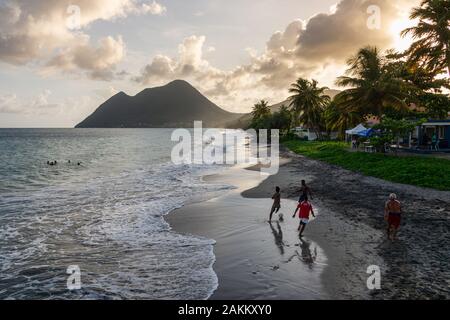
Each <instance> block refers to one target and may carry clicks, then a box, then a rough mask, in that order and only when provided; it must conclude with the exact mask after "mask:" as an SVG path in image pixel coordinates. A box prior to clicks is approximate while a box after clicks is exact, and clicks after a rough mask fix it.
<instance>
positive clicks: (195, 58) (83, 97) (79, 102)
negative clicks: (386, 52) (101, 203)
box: [0, 0, 418, 127]
mask: <svg viewBox="0 0 450 320" xmlns="http://www.w3.org/2000/svg"><path fill="white" fill-rule="evenodd" d="M417 3H418V0H341V1H339V0H315V1H310V0H258V1H256V0H156V1H153V0H142V1H140V0H40V1H35V0H0V66H1V68H0V127H72V126H74V125H75V124H76V123H78V122H79V121H81V120H83V119H84V118H85V117H86V116H87V115H89V114H90V113H91V112H92V111H94V110H95V109H96V108H97V107H98V106H99V104H100V103H102V102H103V101H105V100H106V99H107V98H109V97H110V96H112V95H113V94H115V93H117V92H118V91H124V92H126V93H127V94H129V95H134V94H136V93H138V92H139V91H141V90H142V89H144V88H146V87H153V86H158V85H163V84H165V83H167V82H170V81H172V80H174V79H184V80H187V81H189V82H190V83H191V84H192V85H194V86H196V87H197V88H198V89H199V90H200V91H201V92H202V93H204V94H205V95H206V96H207V97H208V98H210V99H211V100H212V101H213V102H215V103H216V104H218V105H219V106H221V107H222V108H225V109H227V110H230V111H234V112H248V111H250V109H251V107H252V105H253V104H254V103H255V102H256V101H257V100H260V99H267V100H269V102H271V103H278V102H280V101H282V100H284V99H285V98H286V97H287V96H288V92H287V89H288V87H289V84H290V83H292V82H293V81H294V80H295V79H296V78H297V77H299V76H302V77H307V78H314V79H317V80H318V81H319V82H320V84H321V85H324V86H329V87H331V88H335V85H334V81H335V78H336V77H337V76H339V75H342V73H343V72H344V71H345V60H346V59H347V58H349V56H351V55H352V54H354V53H355V52H356V50H357V49H359V48H360V47H363V46H366V45H376V46H378V47H380V48H381V49H388V48H397V49H404V48H406V47H407V45H408V43H409V41H410V40H409V39H401V38H400V37H399V32H400V31H401V30H402V29H404V28H406V27H408V26H410V25H411V24H413V22H412V21H409V20H408V12H409V10H410V8H411V7H412V6H414V5H417ZM74 5H75V6H78V8H79V9H80V11H79V13H80V14H79V15H78V14H77V13H78V11H77V10H76V9H77V7H74ZM377 8H378V9H379V11H377ZM378 13H379V19H377V18H378ZM377 21H379V25H377V24H376V22H377ZM374 23H375V24H374Z"/></svg>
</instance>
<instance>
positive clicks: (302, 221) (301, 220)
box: [300, 218, 309, 225]
mask: <svg viewBox="0 0 450 320" xmlns="http://www.w3.org/2000/svg"><path fill="white" fill-rule="evenodd" d="M308 223H309V219H304V218H303V219H300V224H305V225H306V224H308Z"/></svg>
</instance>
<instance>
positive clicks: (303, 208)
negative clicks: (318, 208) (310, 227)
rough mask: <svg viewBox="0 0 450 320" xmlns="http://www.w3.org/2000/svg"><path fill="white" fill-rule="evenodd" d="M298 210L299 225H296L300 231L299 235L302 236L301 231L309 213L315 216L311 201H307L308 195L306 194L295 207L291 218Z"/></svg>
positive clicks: (307, 220) (304, 226) (306, 222)
mask: <svg viewBox="0 0 450 320" xmlns="http://www.w3.org/2000/svg"><path fill="white" fill-rule="evenodd" d="M299 210H300V213H299V218H300V225H299V226H298V231H300V237H303V232H304V231H305V228H306V225H307V224H308V223H309V215H310V214H312V216H313V217H316V216H315V214H314V210H313V207H312V205H311V203H310V202H308V196H306V197H305V199H304V200H303V201H302V202H299V203H298V207H297V209H295V212H294V215H293V216H292V218H295V215H296V214H297V211H299Z"/></svg>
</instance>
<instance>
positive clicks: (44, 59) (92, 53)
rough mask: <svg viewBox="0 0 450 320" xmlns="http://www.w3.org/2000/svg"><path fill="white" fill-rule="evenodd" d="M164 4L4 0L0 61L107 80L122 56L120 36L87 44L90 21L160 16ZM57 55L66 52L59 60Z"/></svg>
mask: <svg viewBox="0 0 450 320" xmlns="http://www.w3.org/2000/svg"><path fill="white" fill-rule="evenodd" d="M164 12H166V8H165V7H164V6H162V5H161V4H159V3H157V2H156V1H153V2H151V3H142V2H141V1H137V0H41V1H29V0H6V1H3V2H2V3H1V4H0V27H1V28H0V61H3V62H5V63H9V64H14V65H25V64H29V63H34V64H37V65H39V66H42V65H44V66H46V67H48V66H52V67H53V69H56V68H57V67H58V66H61V68H62V70H63V71H65V72H67V71H68V70H70V71H72V72H76V71H77V67H79V68H80V69H81V70H82V71H87V73H88V74H89V76H90V77H92V78H98V79H109V78H110V77H111V75H114V69H115V68H116V66H117V64H118V63H119V62H120V61H121V60H122V59H123V57H124V44H123V40H122V39H121V38H120V36H116V37H111V36H109V37H104V38H103V39H100V40H99V43H98V44H91V42H90V37H89V35H88V34H86V33H85V30H87V28H88V27H89V26H90V25H91V24H92V23H94V22H96V21H100V20H114V19H119V18H125V17H127V16H128V15H131V14H133V15H143V14H152V15H161V14H163V13H164ZM62 54H68V55H69V56H68V57H65V58H63V57H62Z"/></svg>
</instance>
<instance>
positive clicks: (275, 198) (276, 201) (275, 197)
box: [269, 187, 281, 222]
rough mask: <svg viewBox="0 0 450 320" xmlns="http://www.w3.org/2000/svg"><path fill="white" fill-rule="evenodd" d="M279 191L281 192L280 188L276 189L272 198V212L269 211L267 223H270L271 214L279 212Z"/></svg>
mask: <svg viewBox="0 0 450 320" xmlns="http://www.w3.org/2000/svg"><path fill="white" fill-rule="evenodd" d="M280 191H281V189H280V187H276V188H275V194H274V195H273V196H272V199H273V205H272V210H270V218H269V222H272V216H273V214H274V213H278V211H280V209H281V193H280Z"/></svg>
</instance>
